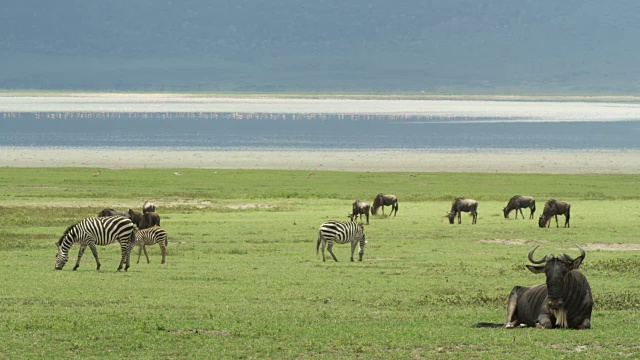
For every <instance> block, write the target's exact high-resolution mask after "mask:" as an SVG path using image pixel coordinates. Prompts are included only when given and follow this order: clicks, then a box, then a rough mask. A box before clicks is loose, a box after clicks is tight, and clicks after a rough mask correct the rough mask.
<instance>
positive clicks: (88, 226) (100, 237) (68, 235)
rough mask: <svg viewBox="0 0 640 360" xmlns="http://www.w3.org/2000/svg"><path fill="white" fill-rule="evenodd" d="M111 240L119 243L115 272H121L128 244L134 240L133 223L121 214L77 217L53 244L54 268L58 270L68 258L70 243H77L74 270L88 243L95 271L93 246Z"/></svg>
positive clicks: (126, 259) (98, 268)
mask: <svg viewBox="0 0 640 360" xmlns="http://www.w3.org/2000/svg"><path fill="white" fill-rule="evenodd" d="M114 241H118V242H119V243H120V252H121V254H122V257H121V259H120V266H118V271H120V270H122V267H123V266H125V268H124V271H127V270H128V269H129V255H130V253H131V247H132V245H133V244H134V243H135V241H136V237H135V234H134V233H133V222H131V220H130V219H129V218H127V217H124V216H108V217H95V218H86V219H84V220H81V221H80V222H78V223H77V224H75V225H71V226H70V227H69V228H68V229H67V230H65V232H64V234H62V237H61V238H60V240H58V242H56V246H57V248H58V251H57V253H56V270H62V268H63V267H64V265H65V264H66V263H67V261H68V260H69V249H70V248H71V246H72V245H73V244H74V243H79V244H80V251H79V252H78V260H76V266H74V267H73V270H76V269H77V268H78V267H79V266H80V260H81V259H82V254H83V253H84V250H85V249H86V248H87V246H89V249H91V252H92V253H93V257H94V258H95V259H96V265H97V268H96V270H100V265H101V264H100V260H98V250H97V249H96V245H109V244H111V243H112V242H114Z"/></svg>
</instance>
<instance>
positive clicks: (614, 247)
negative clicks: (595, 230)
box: [584, 243, 640, 251]
mask: <svg viewBox="0 0 640 360" xmlns="http://www.w3.org/2000/svg"><path fill="white" fill-rule="evenodd" d="M584 249H585V250H605V251H640V244H633V243H628V244H620V243H618V244H602V243H592V244H586V245H585V246H584Z"/></svg>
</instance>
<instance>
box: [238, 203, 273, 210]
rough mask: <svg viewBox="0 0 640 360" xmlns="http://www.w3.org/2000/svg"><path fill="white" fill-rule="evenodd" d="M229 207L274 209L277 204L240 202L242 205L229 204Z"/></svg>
mask: <svg viewBox="0 0 640 360" xmlns="http://www.w3.org/2000/svg"><path fill="white" fill-rule="evenodd" d="M227 208H229V209H233V210H254V209H273V208H275V206H273V205H264V204H240V205H229V206H227Z"/></svg>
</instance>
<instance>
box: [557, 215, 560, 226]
mask: <svg viewBox="0 0 640 360" xmlns="http://www.w3.org/2000/svg"><path fill="white" fill-rule="evenodd" d="M556 227H557V228H559V227H560V225H558V214H556Z"/></svg>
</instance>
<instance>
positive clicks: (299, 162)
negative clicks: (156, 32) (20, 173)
mask: <svg viewBox="0 0 640 360" xmlns="http://www.w3.org/2000/svg"><path fill="white" fill-rule="evenodd" d="M0 167H88V168H92V169H100V168H110V169H125V168H168V169H179V168H201V169H279V170H308V171H317V170H335V171H372V172H378V171H401V172H484V173H553V174H596V173H597V174H638V173H640V151H562V152H561V151H498V150H496V151H479V152H472V151H462V152H453V153H450V152H446V151H391V150H385V151H360V150H358V151H215V150H211V151H175V150H163V151H159V150H146V149H144V150H139V149H138V150H135V149H127V150H123V149H84V148H83V149H60V148H10V147H0Z"/></svg>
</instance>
